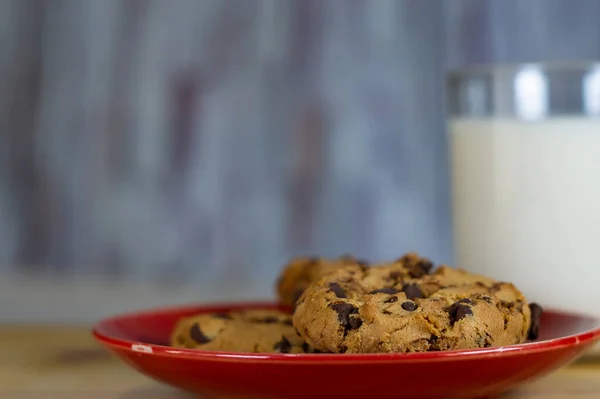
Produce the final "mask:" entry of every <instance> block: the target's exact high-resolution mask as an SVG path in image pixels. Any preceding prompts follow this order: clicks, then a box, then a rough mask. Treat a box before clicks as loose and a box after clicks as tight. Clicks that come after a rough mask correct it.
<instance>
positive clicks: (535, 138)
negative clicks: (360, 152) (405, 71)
mask: <svg viewBox="0 0 600 399" xmlns="http://www.w3.org/2000/svg"><path fill="white" fill-rule="evenodd" d="M449 131H450V136H449V140H450V142H449V146H450V150H451V152H450V154H451V160H452V163H451V165H452V175H451V177H452V180H453V181H452V190H453V219H454V220H453V223H454V240H455V254H456V263H457V266H460V267H464V268H466V269H469V270H472V271H477V272H481V273H484V274H488V275H490V276H492V277H496V278H498V279H502V280H508V281H512V282H514V283H515V284H517V285H518V286H519V287H520V288H522V290H523V291H524V293H525V295H526V296H527V297H529V298H530V299H532V300H536V301H539V302H540V304H542V305H546V306H549V307H550V306H551V307H555V308H562V309H571V310H577V311H580V312H586V313H591V314H598V315H600V119H585V118H553V119H549V120H544V121H539V122H538V121H536V122H523V121H517V120H509V119H487V120H485V119H481V120H475V119H453V120H451V121H450V125H449Z"/></svg>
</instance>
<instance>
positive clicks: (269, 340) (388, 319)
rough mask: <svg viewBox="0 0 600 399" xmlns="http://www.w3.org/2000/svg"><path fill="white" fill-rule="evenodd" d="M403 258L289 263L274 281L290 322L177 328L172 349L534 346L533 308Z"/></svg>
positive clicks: (218, 322) (504, 286)
mask: <svg viewBox="0 0 600 399" xmlns="http://www.w3.org/2000/svg"><path fill="white" fill-rule="evenodd" d="M433 269H434V268H433V264H432V263H431V262H430V261H429V260H428V259H425V258H422V257H420V256H418V255H417V254H413V253H411V254H407V255H404V256H403V257H401V258H400V259H398V260H396V261H394V262H390V263H387V264H379V265H373V266H368V265H367V264H366V263H365V262H361V261H359V260H357V259H355V258H354V257H352V256H343V257H340V258H338V259H333V260H327V259H321V258H298V259H294V260H292V261H291V262H290V263H289V264H288V265H286V267H285V268H284V269H283V271H282V273H281V275H280V277H279V279H278V281H277V294H278V298H279V301H280V302H281V303H282V304H284V305H288V306H290V307H293V308H294V311H293V315H289V314H287V313H285V312H281V311H275V310H269V311H256V310H249V311H246V312H236V313H232V314H230V315H226V317H224V315H200V316H197V317H192V318H186V319H184V320H181V321H180V322H179V323H178V325H177V326H176V328H175V329H174V332H173V335H172V344H173V345H174V346H178V347H186V348H199V349H210V350H226V351H243V352H280V353H315V352H328V353H382V352H384V353H385V352H400V353H406V352H425V351H441V350H453V349H471V348H486V347H492V346H504V345H511V344H518V343H523V342H526V341H527V340H530V339H536V338H537V335H538V330H539V318H540V315H541V308H540V307H539V306H538V305H536V304H533V303H532V304H528V303H527V301H526V299H525V298H524V296H523V294H522V293H521V292H520V291H519V290H518V289H517V288H516V287H515V286H514V285H513V284H511V283H506V282H498V281H496V280H494V279H491V278H488V277H485V276H481V275H476V274H472V273H468V272H466V271H464V270H461V269H454V268H450V267H448V266H440V267H438V268H436V269H435V270H433Z"/></svg>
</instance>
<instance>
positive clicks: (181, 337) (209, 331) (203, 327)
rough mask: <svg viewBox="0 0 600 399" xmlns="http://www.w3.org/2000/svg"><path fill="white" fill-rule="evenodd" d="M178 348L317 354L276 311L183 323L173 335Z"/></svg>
mask: <svg viewBox="0 0 600 399" xmlns="http://www.w3.org/2000/svg"><path fill="white" fill-rule="evenodd" d="M171 345H172V346H174V347H178V348H188V349H203V350H214V351H230V352H254V353H315V351H314V350H313V349H312V348H311V347H310V346H309V345H307V344H306V343H305V342H304V340H302V339H301V338H300V337H298V334H297V333H296V331H295V330H294V327H293V326H292V320H291V315H289V314H287V313H283V312H280V311H277V310H260V309H257V310H247V311H237V312H231V313H227V314H223V313H209V314H200V315H196V316H190V317H186V318H183V319H181V320H180V321H179V322H178V323H177V325H176V326H175V328H174V329H173V332H172V334H171Z"/></svg>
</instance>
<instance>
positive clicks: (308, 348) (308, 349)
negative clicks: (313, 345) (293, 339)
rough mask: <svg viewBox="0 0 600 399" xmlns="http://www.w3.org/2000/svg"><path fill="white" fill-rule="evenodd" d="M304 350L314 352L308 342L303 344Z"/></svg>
mask: <svg viewBox="0 0 600 399" xmlns="http://www.w3.org/2000/svg"><path fill="white" fill-rule="evenodd" d="M302 352H304V353H310V352H312V351H311V349H310V346H309V345H308V344H307V343H306V342H304V343H303V344H302Z"/></svg>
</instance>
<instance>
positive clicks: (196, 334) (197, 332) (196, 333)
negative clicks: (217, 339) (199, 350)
mask: <svg viewBox="0 0 600 399" xmlns="http://www.w3.org/2000/svg"><path fill="white" fill-rule="evenodd" d="M190 337H191V338H192V339H193V340H194V341H196V342H197V343H199V344H206V343H207V342H210V341H211V339H210V338H208V337H207V336H206V335H204V333H203V332H202V330H201V329H200V326H199V325H198V324H194V325H193V326H192V328H190Z"/></svg>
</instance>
